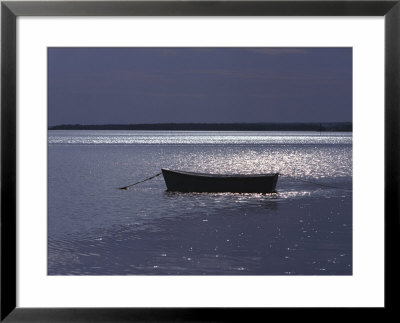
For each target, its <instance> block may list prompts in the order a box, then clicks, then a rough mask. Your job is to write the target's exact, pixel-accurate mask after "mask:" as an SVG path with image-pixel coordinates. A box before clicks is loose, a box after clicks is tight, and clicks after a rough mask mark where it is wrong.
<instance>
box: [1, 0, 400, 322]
mask: <svg viewBox="0 0 400 323" xmlns="http://www.w3.org/2000/svg"><path fill="white" fill-rule="evenodd" d="M181 15H182V16H384V18H385V111H384V113H385V147H384V148H385V156H384V158H385V172H384V173H385V175H384V176H385V178H384V181H385V307H384V308H383V309H377V310H378V312H379V314H378V315H381V314H382V312H381V311H382V310H385V311H387V310H395V309H396V298H395V296H394V293H392V292H393V291H394V290H396V287H397V286H398V278H397V276H398V274H397V273H395V270H396V269H397V266H396V265H395V264H394V261H395V258H396V255H397V253H398V251H397V250H396V249H395V248H396V246H397V244H398V240H397V238H398V236H399V227H400V226H399V223H400V222H399V205H400V202H398V201H399V198H400V194H399V157H400V156H399V155H400V150H399V130H398V129H399V127H400V124H399V121H400V119H399V116H400V115H399V108H400V100H399V99H400V96H399V90H400V64H399V61H400V0H395V1H387V0H379V1H368V0H367V1H332V0H316V1H301V0H297V1H273V0H272V1H270V0H264V1H86V2H85V1H42V2H39V1H26V2H25V1H2V3H1V294H0V296H1V304H0V305H1V317H0V320H1V322H3V321H4V322H31V321H32V322H89V321H90V322H92V321H99V322H143V321H146V322H150V321H152V322H165V321H168V322H169V321H174V322H186V321H188V322H189V321H196V322H199V321H213V322H217V321H229V322H231V321H236V320H238V318H239V317H240V316H241V315H243V314H244V315H246V316H247V317H251V316H252V315H259V314H261V313H259V312H260V311H263V309H239V308H235V309H227V308H213V309H211V308H197V309H196V308H157V309H154V308H113V309H111V308H79V309H78V308H62V309H61V308H59V309H54V308H53V309H50V308H40V309H39V308H18V307H17V306H16V299H17V286H16V272H17V264H16V247H17V246H16V241H17V232H16V210H17V195H16V192H17V178H16V175H17V174H16V164H17V156H16V142H17V141H16V140H17V138H16V134H17V129H16V127H17V125H16V113H17V111H16V82H17V79H16V54H17V52H16V43H17V30H16V19H17V17H19V16H181ZM371 153H373V152H371ZM372 171H373V170H371V172H372ZM378 176H379V174H378ZM371 234H373V233H371ZM372 258H373V257H372ZM372 261H373V260H372ZM38 293H40V291H38ZM274 310H279V309H274ZM254 312H256V313H254ZM238 314H240V315H238ZM368 315H369V314H368ZM255 317H256V316H254V318H255ZM347 318H349V317H347Z"/></svg>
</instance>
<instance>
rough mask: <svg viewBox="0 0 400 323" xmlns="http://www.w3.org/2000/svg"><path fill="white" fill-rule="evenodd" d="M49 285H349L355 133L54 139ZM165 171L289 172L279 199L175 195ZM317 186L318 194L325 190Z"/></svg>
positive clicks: (61, 134)
mask: <svg viewBox="0 0 400 323" xmlns="http://www.w3.org/2000/svg"><path fill="white" fill-rule="evenodd" d="M48 141H49V145H48V184H49V186H48V274H50V275H351V274H352V191H351V188H352V136H351V134H348V133H322V135H321V134H319V133H314V132H313V133H311V132H310V133H306V132H298V133H296V132H217V131H214V132H189V131H49V136H48ZM161 168H170V169H180V170H188V171H199V172H210V173H270V172H280V173H282V174H285V176H280V177H279V180H278V184H277V191H278V193H277V194H265V195H263V194H236V193H217V194H208V193H186V194H182V193H172V192H166V191H165V189H166V187H165V183H164V180H163V178H162V176H159V177H157V178H155V179H153V180H150V181H147V182H144V183H142V184H139V185H137V186H134V187H132V188H131V189H130V190H126V191H121V190H118V189H116V188H118V187H121V186H125V185H129V184H132V183H134V182H136V181H140V180H142V179H145V178H147V177H150V176H152V175H154V174H156V173H158V172H160V169H161ZM317 184H318V185H317Z"/></svg>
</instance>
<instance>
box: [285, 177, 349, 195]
mask: <svg viewBox="0 0 400 323" xmlns="http://www.w3.org/2000/svg"><path fill="white" fill-rule="evenodd" d="M278 174H279V175H281V176H287V177H290V178H291V179H294V180H296V181H300V182H304V183H309V184H314V185H318V186H323V187H328V188H335V189H339V190H344V191H353V190H352V189H351V188H345V187H339V186H332V185H327V184H321V183H316V182H312V181H306V180H304V179H300V178H296V177H293V176H291V175H288V174H282V173H278Z"/></svg>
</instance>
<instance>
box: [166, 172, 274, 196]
mask: <svg viewBox="0 0 400 323" xmlns="http://www.w3.org/2000/svg"><path fill="white" fill-rule="evenodd" d="M161 171H162V174H163V177H164V180H165V184H166V185H167V190H168V191H176V192H232V193H275V187H276V183H277V181H278V175H279V174H278V173H274V174H249V175H239V174H235V175H223V174H203V173H193V172H185V171H177V170H169V169H161Z"/></svg>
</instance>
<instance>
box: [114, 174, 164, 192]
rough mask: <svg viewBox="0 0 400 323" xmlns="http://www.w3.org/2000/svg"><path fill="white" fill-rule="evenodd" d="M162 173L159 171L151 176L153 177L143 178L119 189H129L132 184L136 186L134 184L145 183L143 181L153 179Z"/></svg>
mask: <svg viewBox="0 0 400 323" xmlns="http://www.w3.org/2000/svg"><path fill="white" fill-rule="evenodd" d="M161 174H162V173H158V174H156V175H154V176H151V177H149V178H146V179H144V180H142V181H139V182H136V183H133V184H131V185H128V186H123V187H119V188H118V189H119V190H128V189H129V188H130V187H131V186H134V185H136V184H140V183H143V182H145V181H148V180H151V179H153V178H154V177H157V176H160V175H161Z"/></svg>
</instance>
